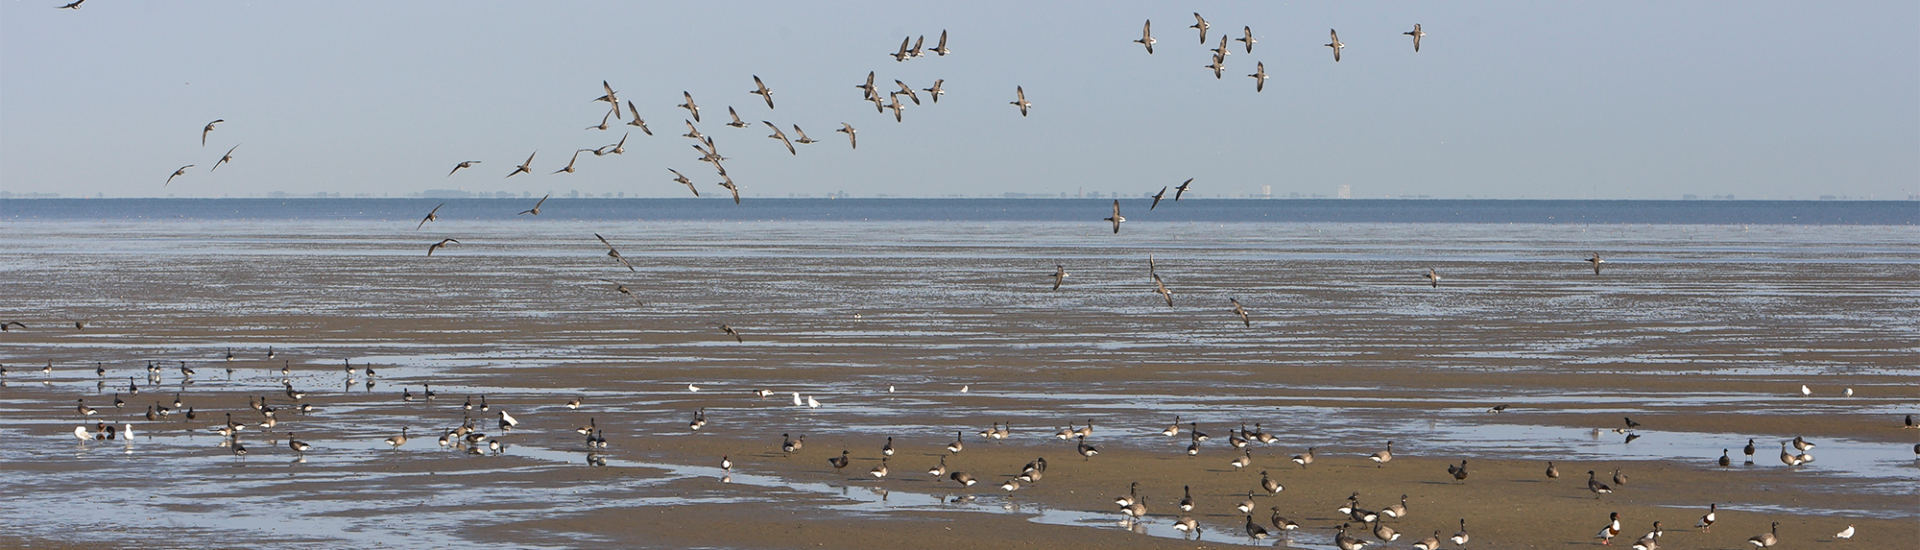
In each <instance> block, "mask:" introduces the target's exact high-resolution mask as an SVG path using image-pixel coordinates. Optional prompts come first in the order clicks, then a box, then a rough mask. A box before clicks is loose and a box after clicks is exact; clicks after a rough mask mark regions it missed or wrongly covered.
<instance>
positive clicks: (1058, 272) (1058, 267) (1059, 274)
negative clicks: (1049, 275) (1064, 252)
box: [1053, 264, 1067, 290]
mask: <svg viewBox="0 0 1920 550" xmlns="http://www.w3.org/2000/svg"><path fill="white" fill-rule="evenodd" d="M1066 280H1067V266H1065V265H1062V264H1054V265H1053V289H1054V290H1060V283H1062V282H1065V281H1066Z"/></svg>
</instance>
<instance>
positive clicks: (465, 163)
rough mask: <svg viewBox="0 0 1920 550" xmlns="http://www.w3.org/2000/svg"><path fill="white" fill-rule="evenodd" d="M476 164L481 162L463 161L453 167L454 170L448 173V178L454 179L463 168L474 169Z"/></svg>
mask: <svg viewBox="0 0 1920 550" xmlns="http://www.w3.org/2000/svg"><path fill="white" fill-rule="evenodd" d="M475 164H480V161H477V160H468V161H461V163H460V164H455V165H453V170H452V171H449V172H447V177H453V173H454V172H459V171H460V169H461V168H472V167H473V165H475Z"/></svg>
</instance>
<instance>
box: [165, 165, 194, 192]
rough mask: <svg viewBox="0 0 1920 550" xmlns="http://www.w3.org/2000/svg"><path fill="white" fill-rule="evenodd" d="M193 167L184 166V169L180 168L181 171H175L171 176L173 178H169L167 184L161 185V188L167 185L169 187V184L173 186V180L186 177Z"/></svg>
mask: <svg viewBox="0 0 1920 550" xmlns="http://www.w3.org/2000/svg"><path fill="white" fill-rule="evenodd" d="M192 167H193V165H191V164H189V165H186V166H182V167H180V169H179V170H174V171H173V175H171V176H167V183H162V184H160V186H161V187H166V186H167V185H169V184H172V183H173V178H177V177H180V176H184V175H187V169H188V168H192Z"/></svg>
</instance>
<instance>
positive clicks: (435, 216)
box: [267, 162, 466, 359]
mask: <svg viewBox="0 0 1920 550" xmlns="http://www.w3.org/2000/svg"><path fill="white" fill-rule="evenodd" d="M461 164H466V163H464V162H463V163H461ZM455 170H459V169H458V168H455ZM446 205H447V203H444V202H443V203H440V204H437V205H434V207H433V210H429V211H427V217H425V218H420V225H416V226H413V229H414V230H415V231H419V230H420V228H422V227H426V226H427V222H431V221H440V216H439V214H440V207H442V206H446ZM267 357H268V358H269V359H271V358H272V357H273V355H272V353H271V352H269V353H268V355H267Z"/></svg>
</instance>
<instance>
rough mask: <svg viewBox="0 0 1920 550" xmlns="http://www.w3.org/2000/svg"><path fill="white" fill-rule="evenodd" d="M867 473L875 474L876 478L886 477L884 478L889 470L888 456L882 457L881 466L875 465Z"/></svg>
mask: <svg viewBox="0 0 1920 550" xmlns="http://www.w3.org/2000/svg"><path fill="white" fill-rule="evenodd" d="M841 452H843V453H844V452H846V451H841ZM867 473H869V474H872V475H873V478H874V479H884V478H886V477H887V473H888V472H887V457H884V456H883V457H880V465H879V466H874V467H873V470H870V471H868V472H867Z"/></svg>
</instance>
